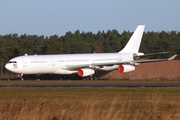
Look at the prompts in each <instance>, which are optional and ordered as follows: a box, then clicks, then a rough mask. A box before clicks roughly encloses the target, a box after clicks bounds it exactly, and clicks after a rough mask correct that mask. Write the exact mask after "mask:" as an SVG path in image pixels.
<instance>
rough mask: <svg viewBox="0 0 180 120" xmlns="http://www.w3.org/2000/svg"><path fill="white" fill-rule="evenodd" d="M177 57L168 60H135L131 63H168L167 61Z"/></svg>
mask: <svg viewBox="0 0 180 120" xmlns="http://www.w3.org/2000/svg"><path fill="white" fill-rule="evenodd" d="M176 56H177V55H176V54H175V55H173V56H172V57H170V58H168V59H149V60H135V61H133V62H131V63H149V62H160V61H168V60H173V59H174V58H175V57H176Z"/></svg>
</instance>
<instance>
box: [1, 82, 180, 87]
mask: <svg viewBox="0 0 180 120" xmlns="http://www.w3.org/2000/svg"><path fill="white" fill-rule="evenodd" d="M0 87H130V88H131V87H180V83H137V84H134V83H133V84H130V83H128V84H120V83H118V84H116V83H112V84H111V83H108V84H105V83H97V84H95V83H94V84H76V83H73V84H0Z"/></svg>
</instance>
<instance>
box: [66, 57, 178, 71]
mask: <svg viewBox="0 0 180 120" xmlns="http://www.w3.org/2000/svg"><path fill="white" fill-rule="evenodd" d="M176 56H177V55H173V56H172V57H170V58H168V59H148V60H134V61H117V62H108V63H94V64H80V65H68V66H65V67H64V69H68V70H78V69H80V68H87V67H88V68H94V67H100V66H113V65H120V64H131V65H136V64H140V63H150V62H160V61H168V60H173V59H174V58H175V57H176Z"/></svg>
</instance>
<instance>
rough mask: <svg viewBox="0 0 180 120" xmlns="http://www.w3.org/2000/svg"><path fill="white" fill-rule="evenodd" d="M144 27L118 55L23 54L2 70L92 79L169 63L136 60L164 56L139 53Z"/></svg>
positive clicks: (171, 58) (136, 31) (134, 34)
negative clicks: (100, 72) (100, 73)
mask: <svg viewBox="0 0 180 120" xmlns="http://www.w3.org/2000/svg"><path fill="white" fill-rule="evenodd" d="M144 28H145V25H139V26H138V27H137V28H136V30H135V32H134V33H133V35H132V36H131V38H130V40H129V41H128V43H127V44H126V46H125V47H124V48H123V49H122V50H121V51H119V52H118V53H91V54H90V53H89V54H51V55H27V54H25V55H24V56H19V57H15V58H13V59H11V60H10V61H9V62H8V63H7V64H6V65H5V68H6V69H8V70H9V71H11V72H14V73H19V74H21V75H23V74H78V75H79V76H80V77H85V76H92V75H93V74H95V71H98V70H104V71H111V70H115V69H118V71H119V72H121V73H124V72H130V71H133V70H135V66H136V65H139V64H141V63H149V62H159V61H167V60H173V59H174V58H175V57H176V55H174V56H172V57H170V58H169V59H149V60H139V59H138V58H139V57H142V56H148V55H155V54H164V53H166V52H161V53H151V54H144V53H141V52H139V47H140V43H141V39H142V35H143V32H144Z"/></svg>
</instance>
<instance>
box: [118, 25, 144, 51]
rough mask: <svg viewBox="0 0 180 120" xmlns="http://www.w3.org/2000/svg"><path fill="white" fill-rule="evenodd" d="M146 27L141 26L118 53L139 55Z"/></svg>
mask: <svg viewBox="0 0 180 120" xmlns="http://www.w3.org/2000/svg"><path fill="white" fill-rule="evenodd" d="M144 28H145V25H139V26H138V27H137V28H136V30H135V31H134V33H133V35H132V36H131V38H130V39H129V41H128V43H127V44H126V46H125V47H124V48H123V49H122V50H121V51H119V52H118V53H138V51H139V47H140V44H141V39H142V35H143V32H144Z"/></svg>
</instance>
